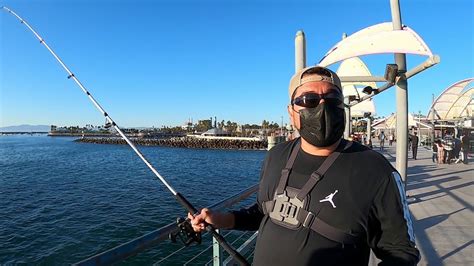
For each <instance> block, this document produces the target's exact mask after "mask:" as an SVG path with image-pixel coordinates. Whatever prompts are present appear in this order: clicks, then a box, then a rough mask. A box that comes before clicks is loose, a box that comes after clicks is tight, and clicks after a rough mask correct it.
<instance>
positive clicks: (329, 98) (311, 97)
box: [293, 93, 342, 108]
mask: <svg viewBox="0 0 474 266" xmlns="http://www.w3.org/2000/svg"><path fill="white" fill-rule="evenodd" d="M321 99H324V102H325V103H327V104H329V105H333V106H338V105H340V104H342V100H341V96H340V95H339V94H334V93H329V94H316V93H307V94H304V95H301V96H299V97H296V98H295V99H294V100H293V104H296V105H298V106H301V107H305V108H315V107H317V106H318V105H319V102H320V101H321Z"/></svg>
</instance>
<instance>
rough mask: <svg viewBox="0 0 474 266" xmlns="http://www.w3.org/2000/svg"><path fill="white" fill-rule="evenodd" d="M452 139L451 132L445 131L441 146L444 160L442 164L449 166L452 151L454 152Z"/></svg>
mask: <svg viewBox="0 0 474 266" xmlns="http://www.w3.org/2000/svg"><path fill="white" fill-rule="evenodd" d="M453 140H454V138H453V135H452V134H451V132H449V131H447V130H446V131H445V135H444V138H443V144H444V145H443V146H444V150H445V151H444V158H443V162H446V163H447V164H451V159H453V150H454V142H453Z"/></svg>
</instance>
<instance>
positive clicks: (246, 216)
mask: <svg viewBox="0 0 474 266" xmlns="http://www.w3.org/2000/svg"><path fill="white" fill-rule="evenodd" d="M341 88H342V86H341V82H340V80H339V78H338V77H337V75H336V73H334V72H332V71H330V70H329V69H326V68H322V67H309V68H306V69H303V70H301V71H299V72H297V73H296V74H295V75H294V76H293V77H292V79H291V82H290V86H289V96H290V104H289V105H288V113H289V115H290V119H291V123H292V125H293V126H294V127H295V128H296V129H298V131H299V133H300V135H301V138H297V139H295V140H292V141H288V142H284V143H282V144H279V145H277V146H275V147H274V148H273V149H271V150H270V151H269V152H268V154H267V157H266V159H265V162H264V165H263V168H262V172H261V177H260V186H259V192H258V195H257V203H256V204H255V205H253V206H252V207H250V208H247V209H242V210H240V211H234V212H231V213H215V212H212V211H211V210H208V209H203V210H202V211H201V213H200V214H199V215H197V216H195V217H194V218H193V217H192V216H191V215H189V218H190V219H191V223H192V225H193V228H194V229H195V230H196V231H201V230H203V229H204V226H205V223H209V224H212V225H214V227H216V228H227V229H231V228H233V229H237V230H259V234H258V239H257V244H256V247H255V253H254V260H253V264H254V265H349V264H350V265H367V263H368V260H369V250H370V248H372V250H373V251H374V253H375V254H376V256H377V257H378V258H379V259H381V260H382V262H383V263H385V265H415V264H416V263H417V262H418V261H419V252H418V250H417V249H416V247H415V242H414V241H415V240H414V234H413V228H412V223H411V218H410V213H409V211H408V206H407V203H406V199H405V192H404V190H403V183H402V181H401V178H400V175H399V174H398V173H397V172H396V170H395V169H394V168H393V167H392V166H391V164H390V163H389V162H388V161H387V160H386V159H385V158H384V157H383V156H382V155H381V154H379V153H377V152H374V151H372V150H370V149H368V148H367V147H365V146H363V145H361V144H359V143H355V142H353V143H352V142H349V141H346V140H343V139H341V137H342V134H343V132H344V125H345V117H344V104H343V95H342V89H341Z"/></svg>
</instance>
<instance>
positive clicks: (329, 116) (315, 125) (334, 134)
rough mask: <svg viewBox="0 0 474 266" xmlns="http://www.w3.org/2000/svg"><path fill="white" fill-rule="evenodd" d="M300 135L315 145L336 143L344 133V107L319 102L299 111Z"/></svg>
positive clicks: (322, 145) (324, 145)
mask: <svg viewBox="0 0 474 266" xmlns="http://www.w3.org/2000/svg"><path fill="white" fill-rule="evenodd" d="M299 114H300V126H301V128H300V130H299V132H300V135H301V137H302V138H303V139H304V140H306V141H307V142H309V143H310V144H312V145H314V146H316V147H327V146H331V145H332V144H334V143H336V141H338V140H339V139H340V138H341V137H342V134H343V133H344V126H345V113H344V109H341V108H338V107H335V106H331V105H328V104H326V103H321V104H319V105H318V106H317V107H315V108H306V109H301V110H300V111H299Z"/></svg>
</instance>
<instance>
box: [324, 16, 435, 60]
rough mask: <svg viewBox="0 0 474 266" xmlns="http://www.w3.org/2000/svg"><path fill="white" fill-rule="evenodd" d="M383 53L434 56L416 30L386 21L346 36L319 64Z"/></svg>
mask: <svg viewBox="0 0 474 266" xmlns="http://www.w3.org/2000/svg"><path fill="white" fill-rule="evenodd" d="M383 53H403V54H418V55H426V56H433V54H432V53H431V50H430V48H429V47H428V46H427V45H426V43H425V42H424V41H423V39H422V38H421V37H420V36H419V35H418V34H417V33H416V32H415V31H413V30H412V29H410V28H409V27H407V26H404V27H403V29H402V30H394V29H393V26H392V23H391V22H385V23H380V24H377V25H374V26H370V27H367V28H365V29H362V30H360V31H358V32H356V33H354V34H352V35H350V36H348V37H347V38H344V39H343V40H342V41H340V42H338V43H337V44H336V45H335V46H334V47H332V48H331V49H330V50H329V52H327V53H326V55H325V56H324V57H323V58H322V59H321V61H320V62H319V65H320V66H329V65H332V64H334V63H336V62H339V61H342V60H345V59H348V58H351V57H355V56H361V55H369V54H383Z"/></svg>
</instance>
